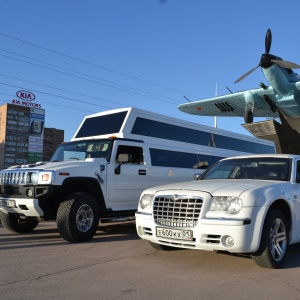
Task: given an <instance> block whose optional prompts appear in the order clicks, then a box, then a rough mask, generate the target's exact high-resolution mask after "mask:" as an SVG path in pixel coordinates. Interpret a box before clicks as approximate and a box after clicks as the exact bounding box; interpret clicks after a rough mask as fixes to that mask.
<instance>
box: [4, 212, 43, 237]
mask: <svg viewBox="0 0 300 300" xmlns="http://www.w3.org/2000/svg"><path fill="white" fill-rule="evenodd" d="M0 220H1V223H2V226H3V227H4V228H5V229H6V230H8V231H11V232H14V233H28V232H31V231H33V230H34V229H35V228H36V226H37V225H38V224H39V221H36V220H27V219H21V218H20V217H19V216H17V215H12V214H5V213H4V212H2V211H0Z"/></svg>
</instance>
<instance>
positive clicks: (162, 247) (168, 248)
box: [149, 242, 176, 251]
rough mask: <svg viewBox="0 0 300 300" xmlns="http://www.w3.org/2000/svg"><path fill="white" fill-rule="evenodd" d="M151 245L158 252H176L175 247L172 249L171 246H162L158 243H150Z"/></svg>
mask: <svg viewBox="0 0 300 300" xmlns="http://www.w3.org/2000/svg"><path fill="white" fill-rule="evenodd" d="M149 244H150V245H151V247H152V248H154V249H156V250H162V251H171V250H175V249H176V248H174V247H170V246H166V245H161V244H157V243H153V242H149Z"/></svg>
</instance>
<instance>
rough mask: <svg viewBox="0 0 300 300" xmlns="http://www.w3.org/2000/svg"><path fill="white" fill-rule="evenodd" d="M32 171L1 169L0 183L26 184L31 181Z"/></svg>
mask: <svg viewBox="0 0 300 300" xmlns="http://www.w3.org/2000/svg"><path fill="white" fill-rule="evenodd" d="M33 173H34V172H32V171H31V172H30V171H26V172H25V171H2V172H0V185H3V184H6V185H7V184H19V185H22V184H28V183H31V175H32V174H33Z"/></svg>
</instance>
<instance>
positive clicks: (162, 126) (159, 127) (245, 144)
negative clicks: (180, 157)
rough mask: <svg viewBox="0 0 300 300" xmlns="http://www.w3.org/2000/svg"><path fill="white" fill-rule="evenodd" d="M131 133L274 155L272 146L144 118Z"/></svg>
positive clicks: (137, 121)
mask: <svg viewBox="0 0 300 300" xmlns="http://www.w3.org/2000/svg"><path fill="white" fill-rule="evenodd" d="M131 133H133V134H139V135H145V136H151V137H155V138H162V139H167V140H173V141H179V142H185V143H191V144H197V145H204V146H211V147H216V148H223V149H229V150H235V151H242V152H250V153H274V146H268V145H262V144H259V143H255V142H249V141H243V140H241V139H235V138H231V137H228V136H223V135H219V134H213V133H209V132H205V131H201V130H196V129H190V128H185V127H181V126H177V125H171V124H167V123H163V122H157V121H153V120H148V119H144V118H137V119H136V121H135V123H134V126H133V128H132V132H131Z"/></svg>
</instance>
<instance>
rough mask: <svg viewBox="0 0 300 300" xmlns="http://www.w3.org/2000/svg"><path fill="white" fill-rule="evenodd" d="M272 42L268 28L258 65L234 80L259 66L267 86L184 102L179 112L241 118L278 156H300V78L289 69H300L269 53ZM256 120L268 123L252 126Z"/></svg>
mask: <svg viewBox="0 0 300 300" xmlns="http://www.w3.org/2000/svg"><path fill="white" fill-rule="evenodd" d="M271 43H272V33H271V30H270V29H268V31H267V34H266V38H265V53H264V54H262V56H261V58H260V62H259V64H258V65H257V66H256V67H255V68H253V69H251V70H250V71H248V72H247V73H245V74H244V75H242V76H241V77H239V78H238V79H237V80H236V81H235V83H238V82H239V81H241V80H243V79H244V78H246V77H247V76H248V75H249V74H251V73H252V72H253V71H255V70H256V69H257V68H259V67H261V69H262V71H263V73H264V76H265V78H266V80H267V81H268V83H269V86H266V85H265V84H264V83H260V88H257V89H252V90H247V91H243V92H237V93H232V94H228V95H224V96H218V97H213V98H209V99H203V100H198V101H194V102H188V103H184V104H181V105H179V106H178V109H179V110H181V111H182V112H185V113H188V114H193V115H199V116H221V117H226V116H227V117H244V120H245V124H243V127H244V128H246V129H247V130H248V131H249V132H250V133H252V134H253V135H254V136H255V137H258V138H263V139H267V140H271V141H274V142H275V146H276V152H277V153H294V154H300V77H299V75H298V74H297V73H295V72H294V71H293V70H292V69H299V68H300V66H299V65H298V64H295V63H293V62H289V61H285V60H282V59H281V58H280V57H278V56H275V55H272V54H270V53H269V52H270V49H271ZM255 117H266V118H271V120H266V121H262V122H254V123H253V120H254V118H255ZM276 118H280V121H281V122H278V121H276V120H275V119H276ZM295 139H297V140H299V143H297V142H295Z"/></svg>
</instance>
